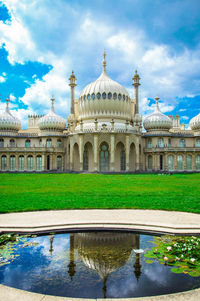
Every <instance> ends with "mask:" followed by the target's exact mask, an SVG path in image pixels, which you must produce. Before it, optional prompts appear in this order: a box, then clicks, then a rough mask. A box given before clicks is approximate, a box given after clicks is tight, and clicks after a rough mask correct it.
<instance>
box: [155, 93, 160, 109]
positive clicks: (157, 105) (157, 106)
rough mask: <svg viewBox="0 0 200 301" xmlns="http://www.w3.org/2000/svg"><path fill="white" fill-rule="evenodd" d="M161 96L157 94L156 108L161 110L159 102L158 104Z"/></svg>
mask: <svg viewBox="0 0 200 301" xmlns="http://www.w3.org/2000/svg"><path fill="white" fill-rule="evenodd" d="M159 99H160V97H158V96H156V97H155V101H156V109H157V110H159V104H158V101H159Z"/></svg>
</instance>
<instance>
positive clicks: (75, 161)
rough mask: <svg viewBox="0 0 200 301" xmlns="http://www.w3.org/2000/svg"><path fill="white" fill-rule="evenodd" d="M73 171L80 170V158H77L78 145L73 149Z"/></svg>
mask: <svg viewBox="0 0 200 301" xmlns="http://www.w3.org/2000/svg"><path fill="white" fill-rule="evenodd" d="M73 170H76V171H79V170H80V156H79V147H78V144H77V143H75V144H74V148H73Z"/></svg>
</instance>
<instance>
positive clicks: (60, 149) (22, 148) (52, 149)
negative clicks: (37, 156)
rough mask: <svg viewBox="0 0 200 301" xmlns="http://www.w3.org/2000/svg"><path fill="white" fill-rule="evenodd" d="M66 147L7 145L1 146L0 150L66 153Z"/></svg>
mask: <svg viewBox="0 0 200 301" xmlns="http://www.w3.org/2000/svg"><path fill="white" fill-rule="evenodd" d="M65 150H66V149H65V147H44V146H43V147H35V146H33V147H25V146H15V147H14V146H12V147H10V146H5V147H0V152H26V153H29V152H35V153H37V152H45V153H46V152H47V153H55V152H56V153H58V152H60V153H64V152H65Z"/></svg>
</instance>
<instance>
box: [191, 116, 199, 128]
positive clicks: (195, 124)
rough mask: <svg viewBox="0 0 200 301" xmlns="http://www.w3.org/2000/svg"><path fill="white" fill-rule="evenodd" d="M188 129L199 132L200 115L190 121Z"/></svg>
mask: <svg viewBox="0 0 200 301" xmlns="http://www.w3.org/2000/svg"><path fill="white" fill-rule="evenodd" d="M190 128H191V129H192V130H200V113H199V114H198V115H197V116H195V117H193V118H192V119H191V120H190Z"/></svg>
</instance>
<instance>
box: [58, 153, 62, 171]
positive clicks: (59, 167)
mask: <svg viewBox="0 0 200 301" xmlns="http://www.w3.org/2000/svg"><path fill="white" fill-rule="evenodd" d="M57 169H58V170H62V157H61V156H58V157H57Z"/></svg>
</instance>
